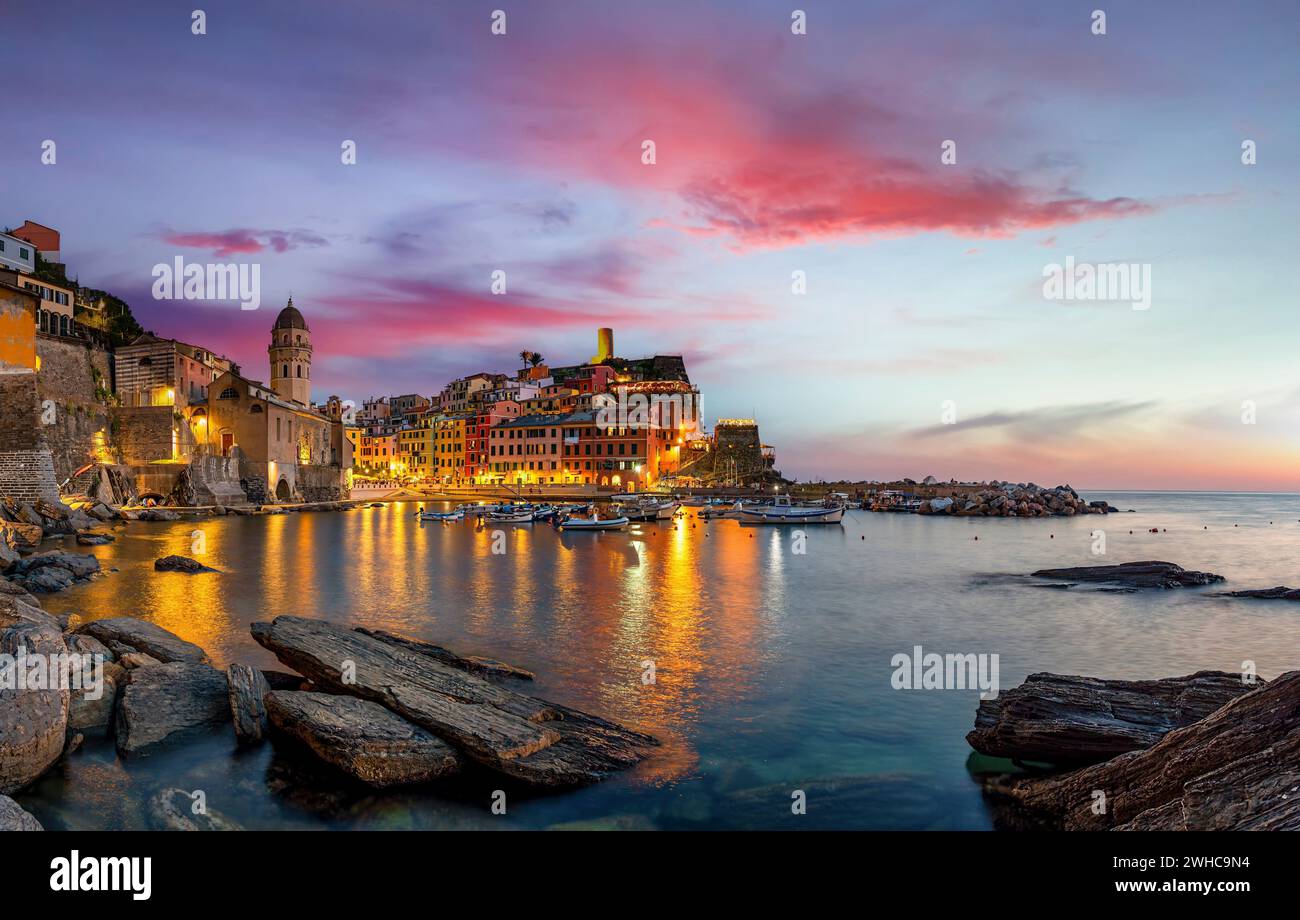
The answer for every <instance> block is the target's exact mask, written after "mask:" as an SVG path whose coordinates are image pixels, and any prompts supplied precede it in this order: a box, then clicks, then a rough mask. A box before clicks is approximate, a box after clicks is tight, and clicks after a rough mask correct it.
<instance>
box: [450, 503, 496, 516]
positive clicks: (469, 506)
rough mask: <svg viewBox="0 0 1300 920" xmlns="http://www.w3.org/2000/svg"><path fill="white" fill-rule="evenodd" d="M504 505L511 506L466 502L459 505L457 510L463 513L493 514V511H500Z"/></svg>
mask: <svg viewBox="0 0 1300 920" xmlns="http://www.w3.org/2000/svg"><path fill="white" fill-rule="evenodd" d="M502 507H509V506H508V505H507V506H502V505H489V504H487V503H486V502H479V503H474V502H466V503H465V504H463V505H457V506H456V510H457V511H459V512H461V513H462V514H492V513H493V512H496V511H500V510H501V509H502Z"/></svg>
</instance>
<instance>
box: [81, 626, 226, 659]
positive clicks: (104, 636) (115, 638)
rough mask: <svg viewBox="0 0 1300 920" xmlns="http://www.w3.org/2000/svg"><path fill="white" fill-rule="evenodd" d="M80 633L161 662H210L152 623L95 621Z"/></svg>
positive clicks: (192, 648) (113, 647)
mask: <svg viewBox="0 0 1300 920" xmlns="http://www.w3.org/2000/svg"><path fill="white" fill-rule="evenodd" d="M77 632H78V633H85V634H86V635H88V636H94V637H95V638H96V639H98V640H99V641H100V642H103V643H104V644H105V645H107V646H108V647H109V648H112V649H114V650H116V649H117V648H118V647H121V646H129V647H130V648H132V649H135V650H136V651H139V652H144V653H145V654H146V655H149V656H150V657H152V658H156V659H158V660H159V661H161V662H164V663H167V662H173V661H193V662H198V661H206V660H207V657H208V656H207V653H206V652H204V651H203V649H201V648H199V647H198V646H197V645H195V644H194V643H192V642H186V641H185V640H184V639H182V638H181V637H180V636H177V635H175V634H174V633H170V632H168V631H167V630H165V629H163V628H162V627H161V626H158V625H155V624H154V623H150V622H149V621H148V620H139V619H136V618H135V617H112V618H110V619H106V620H95V621H93V622H91V623H86V624H85V625H84V626H79V627H78V628H77Z"/></svg>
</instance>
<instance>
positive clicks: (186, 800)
mask: <svg viewBox="0 0 1300 920" xmlns="http://www.w3.org/2000/svg"><path fill="white" fill-rule="evenodd" d="M149 820H150V821H151V822H152V823H153V825H154V827H156V828H157V829H158V830H160V831H240V830H243V828H242V827H240V826H239V825H238V824H236V823H235V822H234V821H232V820H230V819H229V818H227V817H226V816H225V815H223V814H222V813H221V812H219V811H216V810H214V809H211V808H208V806H207V801H206V799H196V798H195V797H194V796H193V795H191V794H190V793H189V792H187V791H186V790H184V789H164V790H163V791H162V792H160V793H158V794H157V795H155V796H154V797H153V798H151V799H150V800H149Z"/></svg>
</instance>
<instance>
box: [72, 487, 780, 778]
mask: <svg viewBox="0 0 1300 920" xmlns="http://www.w3.org/2000/svg"><path fill="white" fill-rule="evenodd" d="M413 511H414V507H413V506H409V505H396V504H395V505H390V506H388V507H387V508H378V509H372V508H360V509H357V510H354V511H349V512H341V513H334V514H323V513H322V514H311V513H308V514H280V515H266V516H260V517H245V518H237V517H227V518H219V519H206V520H205V519H200V521H199V522H198V523H193V522H184V523H178V524H172V525H166V526H162V527H159V526H156V525H135V526H134V527H132V528H131V529H127V530H124V531H120V533H121V534H122V535H121V537H120V538H119V542H118V543H115V544H109V545H106V546H103V547H96V550H97V552H96V555H97V556H98V557H99V558H100V560H101V564H102V565H103V566H104V567H105V569H107V568H109V567H112V566H118V567H120V569H121V571H120V572H119V573H117V574H113V575H111V576H109V577H107V578H104V579H100V580H96V581H94V582H91V583H90V584H89V585H85V586H82V587H79V588H74V589H72V590H70V591H68V592H64V594H65V595H66V596H67V599H68V601H71V600H72V599H73V598H76V603H77V604H78V605H79V606H85V607H87V608H94V609H93V610H90V609H88V610H87V611H85V613H86V614H87V616H89V617H91V618H94V617H98V616H115V615H121V614H122V613H131V614H133V615H138V616H141V617H143V618H146V619H149V620H152V621H153V622H155V623H157V624H158V625H160V626H162V627H163V628H165V629H168V630H170V631H172V632H174V633H176V634H177V635H178V636H180V637H181V638H183V639H186V640H187V641H190V642H193V643H195V644H197V645H199V646H201V647H203V648H205V649H207V650H208V651H209V653H210V655H211V657H212V658H213V663H214V664H217V665H218V666H224V665H225V664H227V663H229V661H233V660H246V661H254V662H258V663H262V664H267V663H268V658H267V653H265V652H264V651H263V650H262V649H260V648H259V647H257V646H256V645H255V643H253V642H252V639H251V637H250V636H249V634H248V625H249V623H251V622H252V621H254V620H260V619H270V618H273V617H275V616H279V615H283V614H295V615H300V616H309V617H323V618H327V619H331V620H333V621H335V622H340V623H344V624H346V625H366V626H369V627H372V628H378V629H387V630H391V631H394V632H401V633H407V634H410V635H413V636H415V637H417V638H420V639H424V640H426V641H431V642H436V643H440V644H445V645H447V646H449V647H451V648H453V649H455V650H457V651H460V652H463V653H465V654H477V655H487V656H493V657H499V658H502V659H504V660H513V661H515V663H518V664H522V665H524V666H526V667H529V668H532V669H534V670H536V671H537V672H538V676H539V680H538V683H539V687H538V690H537V691H536V692H538V693H539V694H540V695H543V696H550V697H552V698H554V699H556V700H557V701H560V702H565V703H570V704H572V705H577V706H579V707H580V708H583V709H588V710H590V711H592V712H594V713H596V714H599V715H602V716H605V717H607V718H611V719H615V720H617V721H623V722H625V723H628V724H632V725H636V726H637V727H640V728H642V729H644V730H646V731H650V732H651V733H653V734H655V735H656V736H658V737H659V738H660V739H661V741H663V742H664V744H663V746H662V747H661V748H660V749H659V750H658V751H657V752H656V753H655V755H654V757H652V758H651V759H650V760H649V761H648V762H647V763H646V764H645V765H643V768H642V769H640V770H638V771H637V772H636V773H635V777H636V780H637V781H641V782H656V783H657V782H664V781H667V780H671V779H674V778H678V777H681V776H684V775H686V774H688V773H690V772H691V771H692V770H693V769H695V767H696V765H697V760H698V756H697V753H696V751H695V748H694V746H693V744H692V742H691V740H690V739H691V738H692V737H693V734H694V730H695V728H696V726H698V724H699V722H700V721H701V720H702V719H706V718H708V717H709V716H710V714H711V713H713V714H716V713H717V712H718V711H719V710H720V709H721V708H722V707H726V706H729V705H731V704H732V703H734V702H735V701H739V700H744V699H746V698H747V697H750V696H751V695H754V694H756V693H757V692H758V691H759V683H758V682H759V681H761V680H762V675H763V670H764V654H765V652H764V648H765V647H766V645H767V636H768V633H770V632H771V631H772V630H773V629H776V630H779V629H780V628H781V627H780V625H779V622H778V621H779V619H780V617H779V613H780V610H779V608H778V609H777V610H775V611H774V610H773V609H772V607H771V599H772V598H778V599H780V598H783V597H784V594H785V592H784V579H785V577H786V572H785V564H786V562H785V553H786V552H788V549H787V548H786V546H785V545H784V544H783V542H782V541H783V536H782V534H779V533H777V532H775V531H772V532H769V533H764V532H763V531H761V530H760V531H759V533H761V534H762V537H761V539H760V538H756V537H755V535H754V533H753V530H754V529H752V528H742V527H740V526H738V525H736V524H735V523H734V522H715V523H713V524H705V523H704V522H703V521H697V520H696V519H695V518H694V517H693V516H690V517H680V518H678V519H677V520H676V521H674V522H667V521H659V522H653V523H650V522H647V523H645V524H640V525H634V526H633V527H631V528H629V529H628V531H626V532H623V533H595V534H565V533H562V532H558V531H556V530H554V529H553V528H551V527H549V526H546V525H540V524H538V525H532V526H510V525H505V526H500V525H495V526H494V525H492V524H490V523H484V522H477V521H468V522H464V523H455V524H443V523H421V522H420V521H419V520H418V519H417V518H416V517H415V516H414V515H413ZM196 529H201V530H202V531H203V533H204V537H205V539H206V541H207V554H206V555H205V556H200V557H198V558H200V560H201V561H202V562H204V563H205V564H207V565H210V566H212V567H213V568H215V569H218V570H219V574H211V575H210V574H201V575H196V576H189V575H183V574H179V573H157V574H155V573H153V572H152V571H151V568H152V562H153V559H154V558H156V557H158V556H162V555H165V554H169V553H176V554H179V555H195V553H194V552H193V551H192V549H191V532H192V531H194V530H196ZM498 531H500V532H502V533H503V537H497V536H496V533H497V532H498ZM501 541H504V542H503V543H502V542H501ZM494 546H495V547H497V548H501V547H502V546H504V550H505V552H504V553H493V548H494ZM56 597H61V595H60V596H56ZM122 598H126V599H129V600H130V602H131V604H132V607H131V609H129V610H123V609H122V607H121V606H120V603H118V604H116V605H115V604H114V603H112V602H113V601H114V600H120V599H122ZM48 606H50V607H51V608H52V609H54V608H57V607H59V606H60V605H59V604H58V603H53V604H50V605H48ZM63 606H64V607H65V608H67V607H68V606H69V605H68V604H66V603H65V604H64V605H63ZM74 609H75V608H74ZM767 654H771V652H770V651H769V652H768V653H767ZM646 661H653V662H654V671H655V679H654V682H653V683H649V684H648V683H644V682H643V680H642V676H643V673H644V670H645V669H644V667H643V662H646Z"/></svg>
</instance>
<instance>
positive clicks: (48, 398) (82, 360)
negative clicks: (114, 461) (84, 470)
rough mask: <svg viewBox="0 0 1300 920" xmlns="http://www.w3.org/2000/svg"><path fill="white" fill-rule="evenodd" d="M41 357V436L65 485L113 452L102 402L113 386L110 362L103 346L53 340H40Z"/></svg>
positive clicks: (38, 387) (38, 379) (38, 383)
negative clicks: (65, 482)
mask: <svg viewBox="0 0 1300 920" xmlns="http://www.w3.org/2000/svg"><path fill="white" fill-rule="evenodd" d="M36 353H37V354H38V355H39V356H40V359H41V370H40V372H39V373H38V374H37V375H36V399H37V403H38V406H39V411H40V419H41V424H40V426H39V429H38V436H39V437H40V438H41V439H42V440H43V441H44V442H45V445H46V446H47V447H49V449H50V453H51V454H52V455H53V458H54V472H55V476H56V477H57V478H58V481H60V482H62V481H63V480H64V479H67V478H68V477H69V476H71V475H72V474H73V473H74V472H76V471H77V470H78V469H79V468H81V467H82V466H84V465H85V464H87V463H89V462H90V461H91V460H95V459H103V458H104V456H105V451H108V452H110V453H111V451H112V446H113V434H112V430H111V425H110V422H109V416H108V408H107V406H106V405H105V404H104V403H103V402H102V401H101V399H100V397H101V396H104V395H106V394H107V393H108V392H109V390H110V388H111V386H112V378H111V371H110V369H109V368H110V363H111V362H110V360H109V353H108V352H107V351H106V350H104V349H103V348H100V347H99V346H92V345H89V344H87V343H83V342H81V341H79V340H77V339H62V338H55V337H53V336H48V335H38V336H37V337H36Z"/></svg>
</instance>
